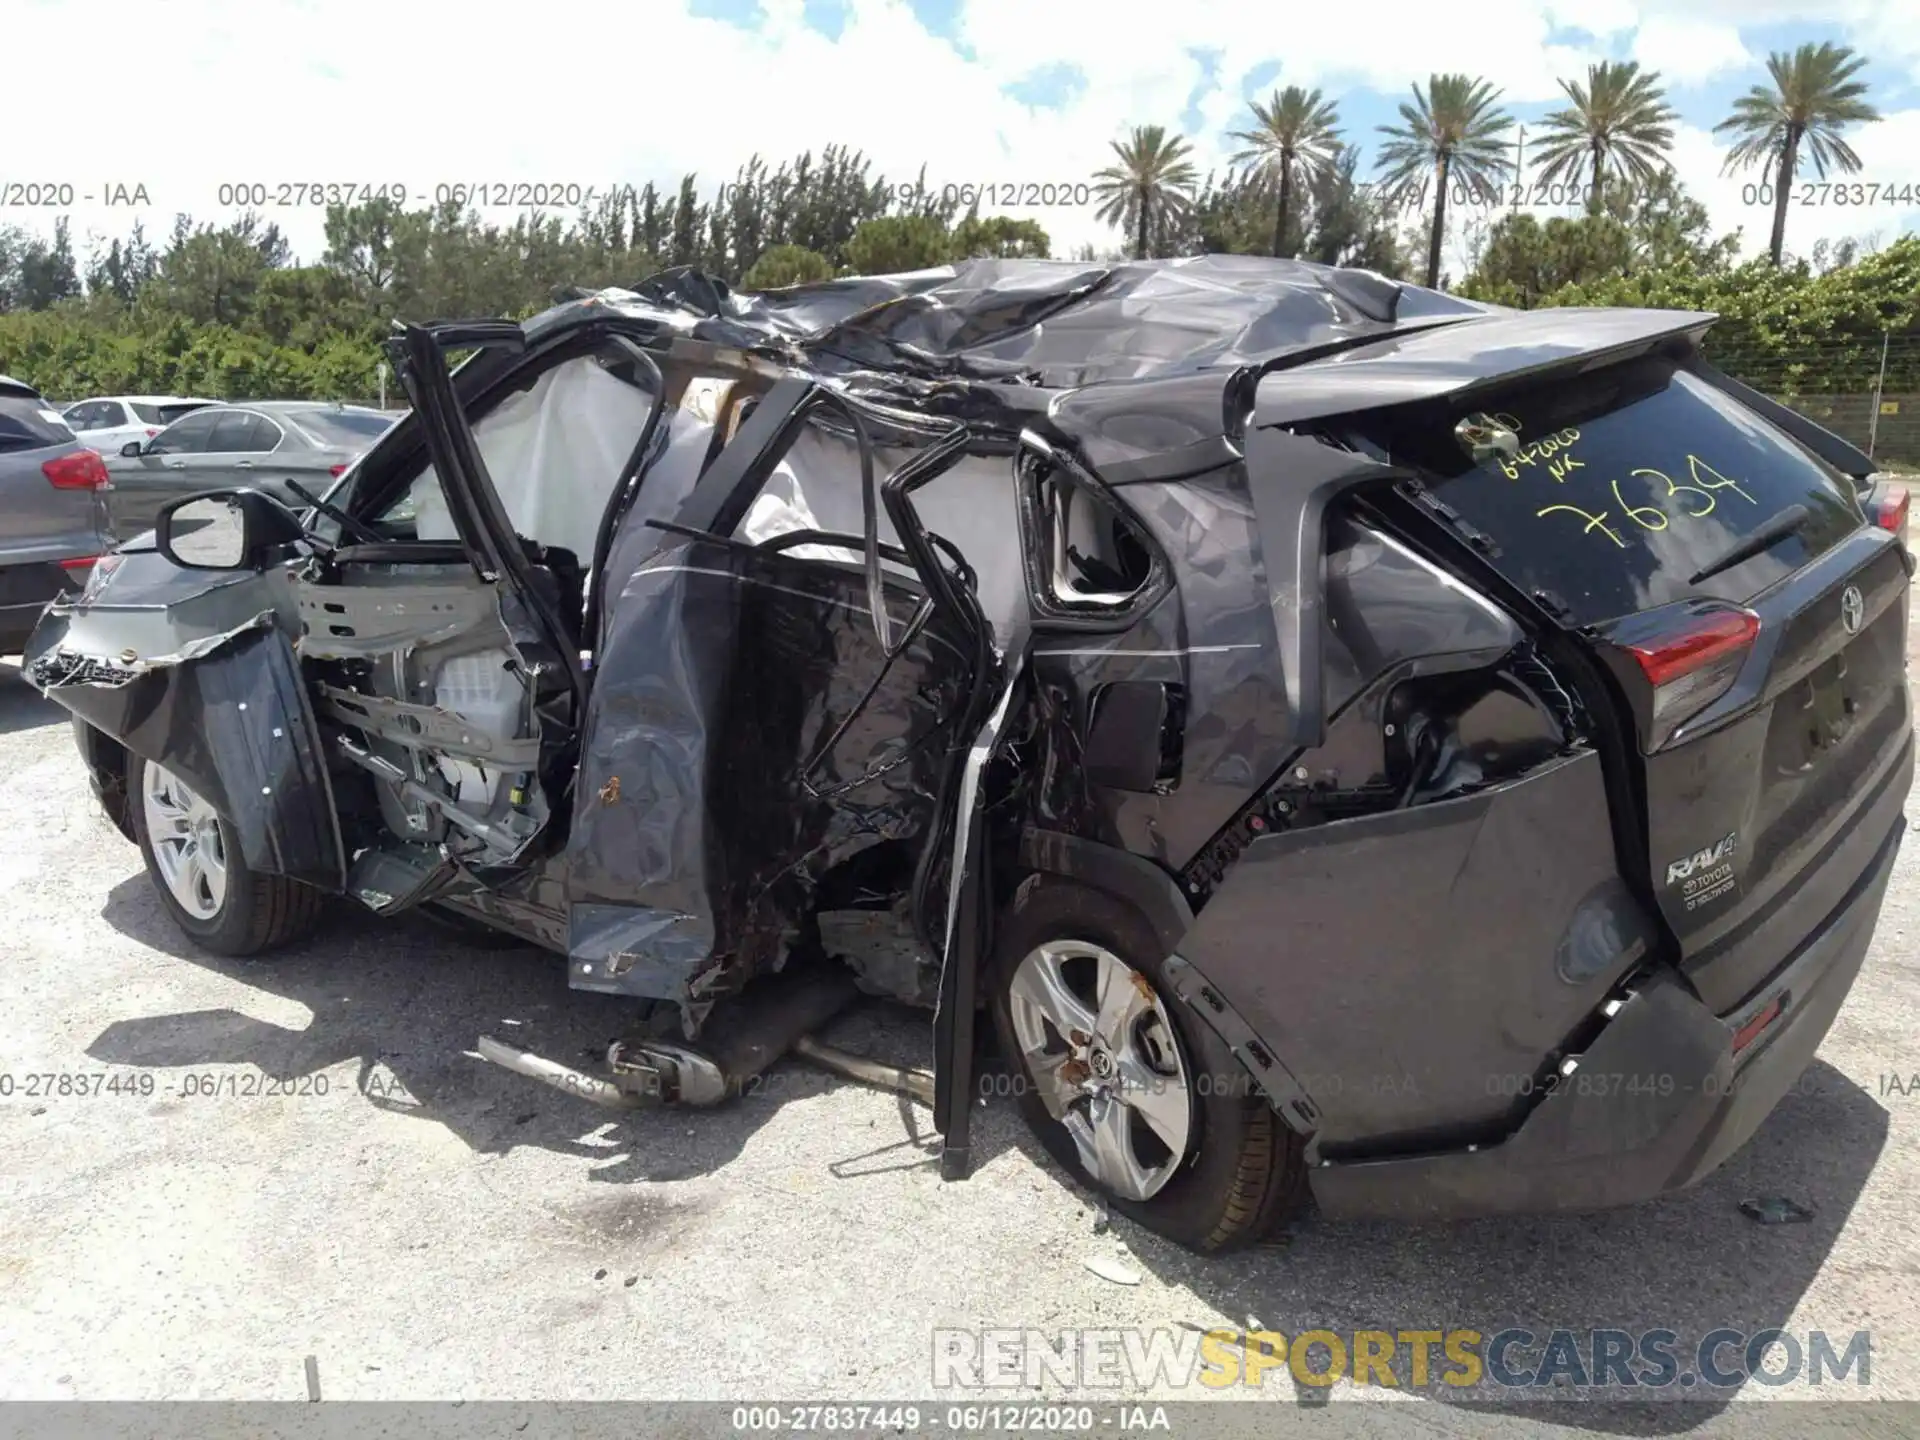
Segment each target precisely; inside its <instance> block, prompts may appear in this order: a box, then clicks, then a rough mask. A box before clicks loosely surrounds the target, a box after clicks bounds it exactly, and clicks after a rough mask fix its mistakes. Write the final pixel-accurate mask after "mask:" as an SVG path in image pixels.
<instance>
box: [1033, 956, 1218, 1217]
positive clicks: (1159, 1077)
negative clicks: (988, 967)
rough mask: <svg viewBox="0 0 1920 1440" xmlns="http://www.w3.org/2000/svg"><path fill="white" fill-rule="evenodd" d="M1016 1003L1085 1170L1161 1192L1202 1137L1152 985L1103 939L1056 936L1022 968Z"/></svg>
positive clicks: (1043, 1084)
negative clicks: (1189, 1147)
mask: <svg viewBox="0 0 1920 1440" xmlns="http://www.w3.org/2000/svg"><path fill="white" fill-rule="evenodd" d="M1007 1010H1008V1014H1009V1016H1010V1017H1011V1019H1012V1021H1013V1033H1014V1035H1015V1037H1016V1038H1017V1039H1018V1041H1019V1043H1020V1058H1021V1060H1022V1062H1023V1063H1024V1064H1025V1066H1026V1070H1027V1074H1028V1075H1029V1076H1030V1077H1031V1078H1032V1079H1033V1082H1034V1084H1035V1086H1036V1087H1037V1088H1038V1091H1039V1096H1040V1103H1041V1104H1042V1105H1044V1106H1045V1107H1046V1110H1047V1114H1048V1115H1049V1116H1051V1117H1052V1118H1053V1119H1054V1120H1055V1121H1056V1122H1058V1123H1059V1124H1061V1125H1064V1126H1065V1127H1066V1131H1067V1134H1068V1135H1069V1136H1071V1137H1072V1139H1073V1144H1074V1148H1075V1150H1077V1151H1078V1152H1079V1156H1080V1165H1081V1168H1082V1169H1084V1170H1085V1171H1086V1172H1087V1173H1088V1174H1089V1175H1091V1176H1093V1178H1094V1179H1095V1180H1097V1181H1098V1182H1099V1183H1100V1184H1101V1185H1103V1186H1105V1187H1106V1188H1107V1189H1108V1190H1111V1191H1112V1192H1113V1193H1114V1194H1115V1195H1118V1196H1121V1197H1122V1198H1124V1199H1127V1200H1151V1199H1152V1198H1153V1197H1154V1196H1155V1195H1156V1194H1158V1193H1159V1191H1160V1188H1161V1187H1162V1186H1163V1185H1165V1184H1166V1183H1167V1181H1168V1180H1170V1179H1171V1178H1172V1177H1173V1172H1174V1171H1175V1170H1176V1169H1178V1168H1179V1165H1180V1162H1181V1161H1182V1160H1183V1159H1185V1158H1186V1154H1187V1144H1188V1141H1189V1140H1190V1139H1191V1138H1192V1135H1193V1092H1192V1089H1191V1087H1190V1086H1189V1084H1188V1081H1187V1067H1186V1065H1185V1063H1184V1061H1183V1060H1182V1057H1181V1055H1180V1042H1179V1040H1178V1039H1177V1038H1176V1037H1175V1035H1174V1033H1173V1022H1172V1021H1171V1020H1169V1019H1168V1018H1167V1011H1166V1006H1165V1004H1164V1003H1163V1002H1162V1001H1161V999H1160V997H1159V995H1157V994H1156V993H1155V992H1154V988H1153V985H1152V983H1151V982H1150V981H1149V980H1148V979H1147V978H1146V976H1144V975H1142V974H1141V973H1140V972H1139V971H1138V970H1135V969H1134V968H1133V967H1132V966H1131V965H1129V964H1127V963H1126V961H1124V960H1122V959H1121V958H1120V957H1119V956H1118V955H1115V954H1114V953H1113V952H1112V951H1111V950H1108V949H1105V948H1104V947H1102V946H1099V945H1095V944H1092V943H1091V942H1089V941H1085V940H1055V941H1050V942H1048V943H1046V944H1043V945H1038V946H1036V947H1035V948H1034V949H1032V950H1030V951H1028V952H1027V954H1026V957H1025V958H1024V959H1022V960H1021V961H1020V963H1019V964H1018V965H1017V966H1015V967H1014V972H1013V981H1012V984H1011V985H1010V986H1009V988H1008V992H1007Z"/></svg>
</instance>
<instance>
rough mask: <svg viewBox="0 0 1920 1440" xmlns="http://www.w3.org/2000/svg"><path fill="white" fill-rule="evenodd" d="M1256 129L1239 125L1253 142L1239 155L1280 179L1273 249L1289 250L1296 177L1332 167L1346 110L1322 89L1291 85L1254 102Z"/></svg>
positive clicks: (1307, 178)
mask: <svg viewBox="0 0 1920 1440" xmlns="http://www.w3.org/2000/svg"><path fill="white" fill-rule="evenodd" d="M1253 118H1254V120H1255V121H1256V122H1257V123H1256V124H1255V125H1254V128H1253V129H1251V130H1236V131H1234V132H1233V138H1234V139H1236V140H1244V141H1245V142H1246V144H1247V148H1246V149H1244V150H1242V151H1240V152H1239V153H1238V154H1236V155H1235V156H1234V157H1233V163H1234V164H1235V165H1248V166H1251V167H1253V168H1254V169H1256V170H1264V171H1265V172H1266V174H1267V176H1268V178H1269V179H1272V180H1274V181H1276V182H1278V184H1279V187H1280V199H1279V203H1278V204H1277V205H1276V206H1275V208H1274V213H1273V253H1274V254H1276V255H1284V254H1285V253H1286V237H1287V210H1288V208H1289V206H1290V204H1291V202H1292V200H1293V177H1294V175H1295V174H1296V173H1298V174H1299V176H1300V178H1301V180H1302V181H1303V182H1304V183H1308V184H1311V183H1312V181H1313V180H1314V179H1315V178H1316V177H1317V176H1320V175H1323V174H1325V173H1326V171H1327V169H1328V168H1329V167H1330V166H1331V165H1332V164H1333V162H1334V160H1335V158H1336V157H1337V156H1338V155H1339V153H1340V129H1339V125H1340V111H1339V110H1338V108H1337V107H1336V106H1335V105H1334V104H1333V102H1332V101H1330V100H1323V99H1322V98H1321V96H1320V92H1319V91H1318V90H1302V89H1301V88H1300V87H1299V86H1298V85H1289V86H1287V88H1286V89H1285V90H1280V91H1276V92H1275V93H1274V96H1273V98H1272V99H1271V100H1269V101H1268V102H1267V103H1266V104H1264V105H1262V104H1261V103H1260V102H1259V101H1258V100H1256V101H1254V102H1253Z"/></svg>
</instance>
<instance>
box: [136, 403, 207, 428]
mask: <svg viewBox="0 0 1920 1440" xmlns="http://www.w3.org/2000/svg"><path fill="white" fill-rule="evenodd" d="M132 403H133V413H134V414H136V415H138V416H139V417H140V418H141V419H142V420H144V421H146V422H147V424H149V425H171V424H172V423H173V422H174V421H176V420H178V419H179V418H180V417H181V416H182V415H191V414H192V413H193V412H194V411H196V410H204V409H205V408H206V406H207V402H206V401H204V400H203V401H201V402H200V403H199V404H197V405H143V404H140V403H139V402H138V401H135V402H132Z"/></svg>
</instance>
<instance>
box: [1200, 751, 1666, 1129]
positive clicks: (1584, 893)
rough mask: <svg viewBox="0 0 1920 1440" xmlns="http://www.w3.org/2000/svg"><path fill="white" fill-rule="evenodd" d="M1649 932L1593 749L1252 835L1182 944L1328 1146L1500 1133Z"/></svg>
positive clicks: (1640, 949) (1643, 945)
mask: <svg viewBox="0 0 1920 1440" xmlns="http://www.w3.org/2000/svg"><path fill="white" fill-rule="evenodd" d="M1648 934H1650V927H1649V926H1648V925H1647V922H1646V917H1645V916H1644V914H1643V912H1641V911H1640V909H1639V907H1638V904H1637V902H1636V901H1634V900H1633V898H1632V896H1631V895H1630V894H1629V892H1628V891H1627V889H1626V887H1625V885H1624V883H1623V882H1622V881H1621V879H1620V876H1619V873H1618V870H1617V867H1616V865H1615V860H1614V848H1613V835H1612V830H1611V829H1610V827H1609V825H1608V821H1607V799H1606V791H1605V788H1604V785H1603V782H1602V779H1601V772H1600V758H1599V756H1598V755H1597V754H1596V753H1594V752H1592V751H1587V752H1584V753H1582V754H1579V755H1575V756H1572V757H1570V758H1567V759H1564V760H1559V761H1556V762H1553V763H1551V764H1548V765H1545V766H1542V767H1540V768H1539V769H1537V770H1535V771H1533V772H1532V773H1530V774H1529V775H1527V776H1526V777H1525V778H1524V779H1521V780H1518V781H1515V782H1513V783H1511V784H1507V785H1501V786H1496V787H1493V788H1490V789H1487V790H1483V791H1480V792H1479V793H1477V794H1473V795H1469V796H1465V797H1463V798H1460V799H1455V800H1446V801H1440V802H1436V803H1434V804H1429V805H1421V806H1415V807H1413V808H1411V809H1404V810H1394V811H1389V812H1387V813H1384V814H1378V815H1370V816H1366V817H1363V818H1358V819H1352V820H1342V821H1336V822H1333V823H1330V824H1326V825H1321V826H1316V827H1312V828H1307V829H1302V830H1298V831H1292V832H1278V833H1274V834H1271V835H1268V836H1266V837H1263V838H1261V839H1259V840H1256V841H1254V842H1253V844H1251V845H1250V846H1249V847H1248V848H1247V850H1246V853H1245V854H1244V856H1243V857H1242V858H1241V860H1240V863H1239V864H1238V866H1237V867H1236V868H1235V869H1234V870H1233V871H1232V872H1231V874H1230V875H1229V876H1228V878H1227V879H1226V881H1225V883H1224V884H1223V885H1222V886H1221V888H1220V889H1219V890H1218V891H1217V892H1216V893H1215V894H1214V896H1213V898H1212V899H1211V900H1210V901H1209V902H1208V903H1207V905H1206V907H1205V908H1204V909H1203V910H1202V911H1201V913H1200V917H1199V919H1198V920H1197V921H1196V922H1195V924H1194V927H1193V929H1192V930H1191V931H1190V932H1189V933H1188V935H1187V936H1186V937H1185V939H1184V940H1183V941H1182V943H1181V945H1180V953H1181V955H1182V956H1184V957H1186V958H1188V959H1189V960H1191V961H1192V963H1193V964H1194V966H1195V967H1196V968H1197V969H1198V970H1199V971H1200V973H1201V974H1203V975H1205V976H1206V977H1207V978H1208V979H1209V980H1210V981H1211V982H1212V983H1213V984H1214V985H1215V986H1217V987H1218V988H1219V990H1220V992H1221V993H1222V994H1223V995H1224V996H1225V998H1226V1000H1227V1001H1228V1003H1229V1004H1231V1005H1232V1006H1234V1007H1235V1008H1236V1009H1237V1010H1238V1011H1239V1012H1240V1014H1241V1015H1242V1016H1243V1017H1245V1019H1246V1020H1247V1022H1248V1023H1249V1024H1250V1025H1251V1026H1252V1028H1253V1030H1254V1031H1255V1033H1256V1034H1257V1035H1258V1036H1259V1038H1260V1039H1261V1041H1262V1042H1263V1043H1264V1044H1265V1045H1266V1046H1267V1047H1269V1048H1270V1049H1271V1051H1272V1052H1273V1053H1274V1054H1275V1055H1277V1056H1278V1057H1279V1059H1280V1061H1281V1062H1282V1063H1283V1064H1284V1065H1285V1066H1286V1067H1287V1069H1288V1070H1290V1071H1291V1072H1292V1074H1293V1076H1294V1078H1295V1080H1296V1081H1297V1082H1298V1083H1299V1085H1300V1086H1301V1088H1302V1089H1304V1090H1305V1091H1306V1093H1307V1094H1308V1096H1309V1097H1310V1098H1311V1100H1312V1102H1313V1105H1314V1107H1315V1109H1317V1110H1318V1111H1319V1112H1320V1120H1319V1125H1318V1129H1319V1137H1320V1141H1321V1144H1322V1147H1323V1153H1329V1152H1332V1151H1335V1150H1338V1149H1340V1148H1341V1147H1352V1146H1354V1145H1356V1144H1360V1143H1362V1142H1382V1141H1388V1142H1391V1141H1406V1142H1411V1141H1413V1140H1416V1139H1417V1138H1419V1137H1422V1136H1443V1135H1444V1136H1453V1135H1457V1134H1458V1133H1459V1132H1461V1131H1463V1130H1464V1131H1468V1132H1470V1131H1472V1130H1473V1129H1474V1128H1475V1127H1496V1128H1497V1127H1498V1126H1499V1124H1500V1123H1501V1122H1502V1121H1503V1120H1505V1119H1506V1118H1508V1117H1511V1116H1514V1115H1515V1114H1516V1112H1517V1111H1519V1110H1521V1109H1524V1108H1525V1105H1526V1103H1527V1100H1528V1097H1529V1096H1530V1095H1537V1094H1538V1093H1539V1084H1540V1072H1541V1070H1542V1067H1543V1065H1545V1064H1546V1063H1547V1060H1548V1057H1549V1055H1550V1054H1551V1053H1552V1052H1553V1051H1554V1049H1555V1047H1556V1046H1557V1045H1559V1044H1560V1043H1561V1042H1562V1041H1563V1040H1565V1039H1566V1038H1567V1037H1568V1036H1569V1035H1570V1034H1572V1033H1573V1032H1575V1031H1576V1030H1577V1029H1578V1028H1579V1027H1580V1026H1581V1025H1582V1023H1583V1022H1585V1021H1586V1020H1587V1019H1588V1018H1589V1017H1591V1016H1592V1015H1593V1014H1594V1011H1595V1009H1596V1007H1597V1006H1598V1005H1599V1004H1600V1003H1601V1001H1602V1000H1603V999H1604V998H1605V996H1606V994H1607V992H1608V990H1609V989H1610V988H1611V987H1612V986H1613V985H1614V984H1615V983H1616V982H1617V981H1618V980H1619V979H1620V978H1621V977H1622V975H1623V974H1624V973H1625V972H1626V971H1627V970H1628V969H1630V968H1631V966H1632V965H1633V964H1634V963H1635V962H1636V961H1637V960H1638V959H1639V958H1640V957H1641V956H1642V955H1643V954H1644V953H1645V950H1646V943H1645V940H1646V937H1647V935H1648Z"/></svg>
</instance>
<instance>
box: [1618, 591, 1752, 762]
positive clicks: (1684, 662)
mask: <svg viewBox="0 0 1920 1440" xmlns="http://www.w3.org/2000/svg"><path fill="white" fill-rule="evenodd" d="M1759 634H1760V617H1759V616H1758V615H1756V614H1754V613H1753V612H1752V611H1751V610H1744V609H1739V608H1734V607H1728V608H1726V609H1713V610H1697V611H1694V612H1693V613H1691V614H1688V615H1685V616H1683V617H1681V618H1680V619H1678V620H1676V621H1674V622H1673V623H1672V624H1671V625H1668V626H1666V627H1665V628H1663V629H1660V630H1658V631H1655V632H1652V633H1647V632H1642V633H1639V634H1636V635H1634V637H1633V638H1632V639H1631V640H1630V641H1627V642H1625V643H1624V644H1623V647H1622V648H1624V649H1625V650H1626V652H1627V653H1628V654H1629V655H1631V656H1632V657H1633V658H1634V660H1635V662H1636V663H1637V664H1638V665H1639V667H1640V673H1641V674H1642V675H1643V676H1645V677H1646V681H1647V684H1648V686H1649V687H1650V688H1651V690H1652V692H1653V701H1652V705H1651V707H1650V710H1649V712H1648V723H1647V749H1648V750H1650V751H1651V750H1654V749H1657V748H1658V747H1659V746H1661V745H1664V744H1665V743H1666V742H1667V740H1668V739H1670V738H1671V737H1672V735H1673V732H1674V731H1675V730H1676V729H1678V728H1679V727H1680V725H1681V724H1682V723H1684V722H1685V721H1687V720H1688V719H1690V718H1692V717H1693V716H1695V715H1698V714H1699V713H1700V712H1701V711H1702V710H1704V709H1705V708H1706V707H1707V706H1709V705H1711V704H1712V703H1713V702H1714V701H1715V700H1718V699H1719V698H1720V697H1721V696H1722V695H1724V694H1726V693H1727V691H1728V690H1729V689H1730V688H1732V686H1733V682H1734V680H1735V679H1736V678H1737V677H1738V676H1739V674H1740V668H1741V667H1742V666H1743V665H1745V664H1746V663H1747V655H1748V654H1749V652H1751V651H1752V649H1753V642H1754V639H1755V637H1757V636H1758V635H1759Z"/></svg>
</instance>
